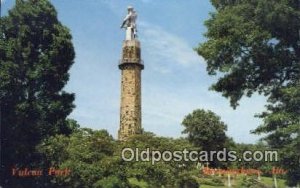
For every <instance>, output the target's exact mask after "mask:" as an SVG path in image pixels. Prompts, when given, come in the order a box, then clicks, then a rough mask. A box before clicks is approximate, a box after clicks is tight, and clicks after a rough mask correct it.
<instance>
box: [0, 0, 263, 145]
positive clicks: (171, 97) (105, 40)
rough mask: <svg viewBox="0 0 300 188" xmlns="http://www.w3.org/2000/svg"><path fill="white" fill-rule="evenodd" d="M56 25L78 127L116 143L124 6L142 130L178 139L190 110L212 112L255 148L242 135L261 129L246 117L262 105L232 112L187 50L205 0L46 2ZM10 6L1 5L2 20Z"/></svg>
mask: <svg viewBox="0 0 300 188" xmlns="http://www.w3.org/2000/svg"><path fill="white" fill-rule="evenodd" d="M51 2H52V4H53V5H54V6H55V8H56V10H57V12H58V18H59V20H60V21H61V22H62V23H63V24H64V25H65V26H67V27H68V28H69V29H70V31H71V34H72V36H73V44H74V48H75V52H76V58H75V63H74V65H73V66H72V68H71V70H70V80H69V82H68V84H67V85H66V87H65V90H66V91H68V92H73V93H75V95H76V99H75V105H76V108H75V109H74V110H73V112H72V113H71V114H70V116H69V117H70V118H73V119H75V120H76V121H78V123H79V124H80V125H81V126H82V127H89V128H93V129H106V130H108V132H109V133H110V134H112V135H113V137H114V138H117V132H118V129H119V124H120V123H119V116H120V115H119V113H120V87H121V71H120V70H119V69H118V61H119V60H120V57H121V47H122V42H123V40H124V39H125V32H124V30H122V29H120V25H121V22H122V20H123V18H124V17H125V15H126V12H127V10H126V9H127V6H128V5H131V6H133V7H134V8H135V9H136V11H137V13H138V20H137V24H138V26H137V27H138V28H137V29H138V36H139V40H140V42H141V50H142V59H143V61H144V65H145V69H144V70H143V71H142V127H143V128H144V130H146V131H151V132H153V133H155V134H156V135H159V136H167V137H175V138H178V137H181V136H184V135H182V134H181V132H182V131H183V129H184V127H183V126H182V125H181V122H182V120H183V119H184V117H185V116H186V115H187V114H189V113H191V112H192V111H193V110H195V109H205V110H211V111H213V112H215V113H216V114H217V115H219V116H220V117H221V120H222V121H223V122H225V123H226V124H227V126H228V131H227V135H228V136H230V137H233V139H234V141H236V142H243V143H255V142H256V141H258V140H259V138H261V136H258V135H253V134H250V131H251V130H253V129H255V128H256V127H257V126H259V125H260V124H261V120H260V119H258V118H255V117H254V115H255V114H258V113H260V112H262V111H264V109H265V108H264V105H265V104H266V99H265V98H264V97H263V96H259V95H254V96H253V97H251V98H247V97H245V98H243V99H242V100H241V101H240V106H239V107H238V108H237V109H236V110H234V109H233V108H232V107H230V104H229V100H227V99H226V98H224V97H222V95H221V94H220V93H216V92H214V91H210V90H209V87H210V86H211V85H212V84H213V83H214V82H216V81H217V79H218V76H214V77H212V76H208V74H207V72H206V63H205V60H204V59H203V58H202V57H200V56H198V55H197V53H196V52H195V51H194V50H193V49H194V48H196V47H197V46H198V45H199V43H202V42H205V41H206V40H207V39H206V38H205V37H204V35H203V34H204V33H205V31H206V28H205V26H204V21H205V20H207V19H208V18H209V13H210V12H213V11H214V9H213V7H212V6H211V4H210V1H209V0H189V1H181V0H164V1H158V0H122V1H121V0H84V1H83V0H72V1H70V0H51ZM13 4H14V0H4V1H3V2H2V11H3V14H4V15H6V14H7V12H8V10H9V9H10V8H12V7H13Z"/></svg>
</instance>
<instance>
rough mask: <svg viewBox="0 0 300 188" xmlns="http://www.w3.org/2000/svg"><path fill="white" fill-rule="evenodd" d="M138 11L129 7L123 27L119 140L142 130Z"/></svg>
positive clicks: (141, 67)
mask: <svg viewBox="0 0 300 188" xmlns="http://www.w3.org/2000/svg"><path fill="white" fill-rule="evenodd" d="M136 17H137V15H136V13H135V11H134V10H133V8H132V7H128V15H127V16H126V17H125V19H124V21H123V24H122V26H121V28H125V29H126V39H125V40H124V41H123V47H122V58H121V60H120V63H119V69H120V70H121V72H122V73H121V74H122V76H121V77H122V78H121V107H120V129H119V132H118V138H119V140H126V139H127V138H128V137H130V136H131V135H135V134H140V133H141V132H142V126H141V123H142V119H141V71H142V70H143V69H144V65H143V62H142V60H141V47H140V42H139V40H138V39H137V36H136V24H135V20H136Z"/></svg>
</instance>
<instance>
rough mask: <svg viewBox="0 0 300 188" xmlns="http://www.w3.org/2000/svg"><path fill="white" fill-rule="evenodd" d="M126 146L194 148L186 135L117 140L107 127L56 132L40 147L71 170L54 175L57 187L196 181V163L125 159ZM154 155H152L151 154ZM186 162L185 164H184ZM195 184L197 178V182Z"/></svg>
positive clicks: (146, 135)
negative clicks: (180, 136) (63, 133)
mask: <svg viewBox="0 0 300 188" xmlns="http://www.w3.org/2000/svg"><path fill="white" fill-rule="evenodd" d="M123 148H132V149H133V150H134V151H135V148H138V150H139V151H140V152H141V151H146V149H147V148H150V149H151V150H155V151H161V152H163V151H166V150H168V151H175V150H179V151H181V150H183V149H184V148H186V149H192V148H193V147H192V146H191V145H190V144H189V143H188V142H187V140H184V139H171V138H164V137H157V136H155V135H154V134H149V133H144V134H142V135H137V136H133V137H131V138H130V139H129V140H128V141H126V142H119V141H115V140H114V139H113V138H112V137H111V136H110V135H109V134H108V133H107V131H105V130H91V129H87V128H79V129H77V130H76V131H74V133H73V134H71V135H70V136H64V135H56V136H53V137H50V138H49V139H47V140H45V141H44V142H43V143H42V144H41V145H40V146H39V151H40V152H42V153H44V154H45V155H46V156H47V161H51V165H52V166H55V167H56V168H60V169H64V168H68V169H70V170H71V174H70V175H69V176H62V177H52V181H51V182H52V185H53V186H54V187H55V186H56V187H59V186H60V187H64V186H69V187H99V188H101V187H103V188H104V187H105V188H106V187H132V186H133V185H132V184H131V183H130V182H129V180H130V179H135V180H136V181H137V182H145V183H146V184H147V185H148V186H149V187H162V186H164V187H178V186H179V185H181V184H184V182H193V181H192V180H191V179H193V178H192V175H190V174H191V173H190V174H188V175H186V173H187V172H191V170H192V169H195V166H196V165H195V164H194V163H192V162H188V161H180V162H174V161H169V162H164V161H162V160H161V161H157V162H156V163H155V164H154V165H153V164H152V163H151V161H141V160H139V161H136V158H135V159H134V160H133V161H124V160H123V159H122V158H121V156H122V150H123ZM150 157H151V155H150ZM183 164H184V166H183ZM194 184H195V182H194Z"/></svg>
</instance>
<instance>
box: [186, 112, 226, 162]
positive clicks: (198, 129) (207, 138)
mask: <svg viewBox="0 0 300 188" xmlns="http://www.w3.org/2000/svg"><path fill="white" fill-rule="evenodd" d="M182 125H183V126H184V127H185V129H184V130H183V131H182V133H185V134H187V139H188V140H189V142H190V143H192V144H193V145H194V146H197V147H199V148H201V149H202V150H203V151H218V150H222V149H223V148H224V146H225V143H226V142H227V140H228V138H227V136H226V134H225V131H226V130H227V126H226V125H225V123H224V122H222V121H221V119H220V117H219V116H217V115H216V114H215V113H213V112H212V111H210V110H208V111H205V110H200V109H198V110H194V111H193V112H192V113H191V114H188V115H187V116H186V117H185V118H184V120H183V122H182ZM216 163H217V162H216V161H215V162H214V165H215V164H216Z"/></svg>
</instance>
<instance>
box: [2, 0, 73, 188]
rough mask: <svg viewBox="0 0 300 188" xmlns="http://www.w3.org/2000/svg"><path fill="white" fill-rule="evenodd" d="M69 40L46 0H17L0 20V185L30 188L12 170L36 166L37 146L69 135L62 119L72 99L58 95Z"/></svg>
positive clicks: (38, 158)
mask: <svg viewBox="0 0 300 188" xmlns="http://www.w3.org/2000/svg"><path fill="white" fill-rule="evenodd" d="M71 38H72V37H71V35H70V32H69V30H68V29H67V28H66V27H65V26H63V25H62V24H61V23H60V22H59V21H58V19H57V13H56V11H55V8H54V7H53V6H52V5H51V3H50V2H49V1H48V0H39V1H36V0H16V4H15V7H14V8H13V9H12V10H10V11H9V14H8V16H6V17H3V18H1V27H0V96H1V98H0V100H1V101H0V106H1V109H2V110H1V116H2V120H1V128H2V132H1V146H2V147H1V154H2V157H1V159H2V161H1V164H2V168H1V174H0V177H1V183H0V185H1V186H4V187H6V186H9V187H18V185H19V184H21V185H22V186H25V187H33V186H32V185H31V184H30V182H29V180H25V179H26V178H21V179H22V180H20V178H16V177H12V176H11V168H12V167H16V168H25V167H27V168H34V167H36V166H40V165H41V163H42V162H41V161H43V160H41V156H40V154H38V153H37V152H36V149H35V147H36V145H37V144H39V143H40V142H41V141H42V140H43V139H45V138H47V137H49V136H51V135H54V134H58V133H59V134H70V133H71V129H70V128H69V126H68V123H67V122H66V117H67V116H68V115H69V114H70V113H71V111H72V109H73V108H74V105H73V100H74V94H70V93H66V92H65V91H63V87H64V86H65V84H66V83H67V81H68V79H69V73H68V70H69V69H70V67H71V65H72V64H73V62H74V61H73V60H74V57H75V53H74V48H73V45H72V42H71ZM32 179H34V178H32ZM19 181H22V182H19ZM27 183H28V184H27ZM35 186H37V182H35Z"/></svg>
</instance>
